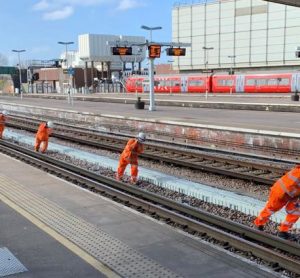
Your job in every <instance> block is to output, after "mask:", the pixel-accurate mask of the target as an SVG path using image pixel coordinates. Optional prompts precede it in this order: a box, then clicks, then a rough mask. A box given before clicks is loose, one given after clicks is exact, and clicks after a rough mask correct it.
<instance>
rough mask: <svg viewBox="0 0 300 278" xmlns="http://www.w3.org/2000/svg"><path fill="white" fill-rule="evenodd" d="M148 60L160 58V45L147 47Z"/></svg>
mask: <svg viewBox="0 0 300 278" xmlns="http://www.w3.org/2000/svg"><path fill="white" fill-rule="evenodd" d="M148 52H149V58H160V53H161V45H158V44H151V45H149V46H148Z"/></svg>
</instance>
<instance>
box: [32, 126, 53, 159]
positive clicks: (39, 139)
mask: <svg viewBox="0 0 300 278" xmlns="http://www.w3.org/2000/svg"><path fill="white" fill-rule="evenodd" d="M51 132H52V129H51V128H49V127H47V123H41V124H40V126H39V128H38V131H37V133H36V136H35V145H34V149H35V151H37V152H38V151H39V149H40V145H41V143H43V144H42V148H41V152H42V153H44V152H46V151H47V148H48V140H49V135H50V134H51Z"/></svg>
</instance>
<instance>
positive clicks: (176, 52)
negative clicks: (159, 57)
mask: <svg viewBox="0 0 300 278" xmlns="http://www.w3.org/2000/svg"><path fill="white" fill-rule="evenodd" d="M185 52H186V49H185V48H180V47H170V48H167V49H166V53H167V55H168V56H185Z"/></svg>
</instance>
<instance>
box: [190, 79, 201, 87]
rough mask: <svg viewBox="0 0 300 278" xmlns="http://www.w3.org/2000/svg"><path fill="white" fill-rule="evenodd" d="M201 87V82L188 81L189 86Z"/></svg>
mask: <svg viewBox="0 0 300 278" xmlns="http://www.w3.org/2000/svg"><path fill="white" fill-rule="evenodd" d="M203 85H204V82H203V80H190V81H189V86H195V87H196V86H197V87H201V86H203Z"/></svg>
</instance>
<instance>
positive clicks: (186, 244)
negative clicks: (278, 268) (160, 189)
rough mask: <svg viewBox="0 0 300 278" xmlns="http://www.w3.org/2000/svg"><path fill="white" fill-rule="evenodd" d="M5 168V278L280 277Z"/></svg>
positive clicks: (77, 191)
mask: <svg viewBox="0 0 300 278" xmlns="http://www.w3.org/2000/svg"><path fill="white" fill-rule="evenodd" d="M0 167H1V169H2V170H1V174H0V199H1V203H0V207H1V216H0V217H1V220H2V223H3V224H2V225H1V229H0V238H1V248H0V250H4V251H6V253H8V255H7V256H6V257H5V256H4V260H0V273H1V269H4V268H3V265H4V264H5V265H6V271H7V272H6V273H4V275H1V277H6V276H7V275H9V274H8V272H9V271H11V272H10V276H9V277H20V278H21V277H105V276H106V277H164V278H165V277H195V278H196V277H230V278H232V277H239V278H240V277H245V278H246V277H277V276H278V275H277V274H276V273H273V272H268V271H266V270H265V269H264V268H263V267H260V266H258V265H256V264H254V263H250V262H249V261H247V260H245V259H241V258H240V257H238V256H235V255H231V254H229V253H227V252H226V251H224V250H221V249H219V248H217V247H214V246H212V245H210V244H208V243H205V242H202V241H201V240H199V239H196V238H194V237H192V236H189V235H187V234H184V233H182V232H180V231H178V230H176V229H174V228H171V227H170V226H168V225H166V224H162V223H160V222H158V221H157V220H153V219H152V218H150V217H147V216H145V215H143V214H140V213H138V212H136V211H133V210H132V209H130V208H127V207H124V206H123V205H120V204H117V203H115V202H113V201H111V200H109V199H106V198H104V197H102V196H99V195H96V194H95V193H92V192H89V191H87V190H85V189H81V188H78V187H76V186H74V185H72V184H70V183H68V182H66V181H63V180H61V179H59V178H57V177H54V176H51V175H50V174H47V173H45V172H42V171H41V170H39V169H36V168H34V167H32V166H29V165H27V164H24V163H23V162H20V161H17V160H15V159H12V158H9V157H7V156H6V155H3V154H0ZM0 254H1V252H0ZM5 258H6V259H5ZM12 258H13V260H12ZM11 261H13V262H14V264H13V265H12V264H11ZM13 271H15V272H13Z"/></svg>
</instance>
